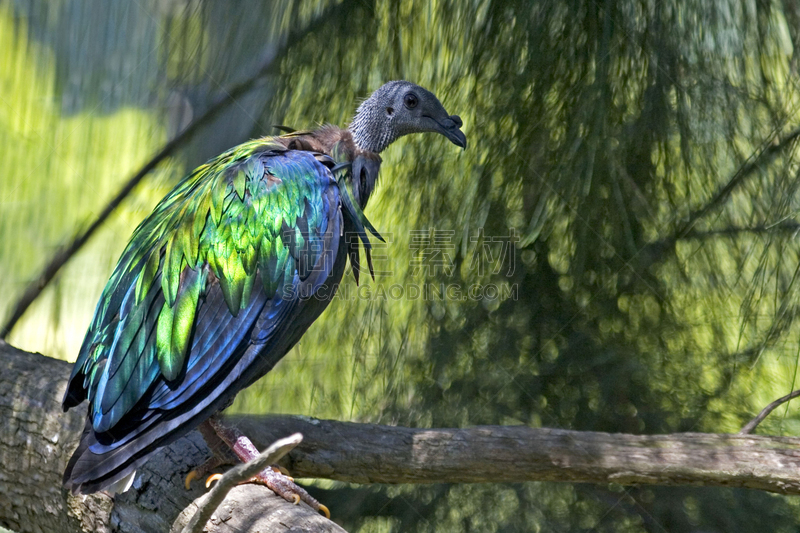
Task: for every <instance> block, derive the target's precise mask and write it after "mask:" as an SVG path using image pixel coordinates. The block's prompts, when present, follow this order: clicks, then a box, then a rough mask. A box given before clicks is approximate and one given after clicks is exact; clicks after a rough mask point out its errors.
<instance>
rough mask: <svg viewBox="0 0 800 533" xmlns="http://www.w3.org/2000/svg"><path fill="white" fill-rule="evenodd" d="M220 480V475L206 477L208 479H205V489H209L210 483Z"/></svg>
mask: <svg viewBox="0 0 800 533" xmlns="http://www.w3.org/2000/svg"><path fill="white" fill-rule="evenodd" d="M220 479H222V474H211V475H210V476H208V479H206V488H210V487H211V484H212V483H214V482H215V481H219V480H220Z"/></svg>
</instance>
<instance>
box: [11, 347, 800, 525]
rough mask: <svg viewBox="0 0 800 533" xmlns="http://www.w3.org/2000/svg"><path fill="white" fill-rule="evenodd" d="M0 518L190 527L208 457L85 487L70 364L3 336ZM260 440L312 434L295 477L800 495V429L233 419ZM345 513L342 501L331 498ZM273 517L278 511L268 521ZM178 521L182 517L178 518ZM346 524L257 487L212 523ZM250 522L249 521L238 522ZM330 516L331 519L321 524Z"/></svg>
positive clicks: (192, 455) (199, 452)
mask: <svg viewBox="0 0 800 533" xmlns="http://www.w3.org/2000/svg"><path fill="white" fill-rule="evenodd" d="M0 365H2V367H3V369H4V371H3V372H2V373H0V413H2V418H3V421H4V423H3V424H2V425H0V525H5V526H10V527H11V528H12V529H15V530H16V531H64V532H78V531H159V532H161V531H167V530H170V528H173V530H176V531H180V529H181V528H182V527H184V526H185V524H186V523H187V522H188V519H189V518H190V517H191V516H192V514H194V512H195V510H196V508H197V504H195V503H192V499H193V498H197V497H201V496H203V494H204V490H205V489H202V488H201V487H200V486H201V485H202V484H201V483H196V484H195V486H196V487H195V489H194V490H193V491H191V492H187V491H185V490H184V489H183V478H184V476H185V475H186V473H187V472H188V471H189V470H190V469H192V468H193V467H195V466H197V465H199V464H200V463H202V462H203V460H204V459H206V458H207V457H208V456H209V452H208V449H207V448H206V446H205V444H204V442H203V440H202V438H201V437H200V435H199V434H198V433H197V432H192V433H190V434H189V435H188V436H186V437H184V438H183V439H180V440H179V441H177V442H176V443H174V444H173V445H171V446H169V447H168V448H166V449H164V450H162V451H161V452H159V453H158V454H157V455H156V456H155V457H154V458H153V459H152V460H150V461H148V463H147V464H146V465H145V468H143V469H142V470H141V471H140V473H139V475H137V479H136V482H135V483H134V487H133V489H132V490H131V491H128V492H127V493H124V494H122V495H117V496H116V497H115V498H114V499H113V500H111V499H110V498H109V497H107V496H105V495H92V496H89V497H73V496H70V495H67V494H66V493H65V492H64V491H62V490H61V473H62V472H63V468H64V465H65V464H66V461H67V459H68V457H69V455H70V454H71V452H72V450H73V448H74V446H75V442H76V440H77V437H78V435H79V433H80V430H81V428H82V426H83V417H84V412H82V410H80V409H78V410H71V411H69V412H68V413H62V412H61V409H60V405H59V404H60V400H61V395H62V394H63V391H64V388H65V386H66V379H67V376H68V373H69V368H70V365H69V364H68V363H65V362H63V361H58V360H55V359H50V358H48V357H44V356H41V355H38V354H28V353H26V352H22V351H19V350H16V349H15V348H12V347H11V346H8V345H7V344H4V343H2V342H0ZM232 420H233V422H234V423H235V424H236V425H237V426H238V427H239V428H240V429H242V430H243V432H244V433H246V434H248V435H249V436H250V437H251V439H252V440H253V442H254V443H255V444H256V445H257V446H259V448H262V449H263V448H265V447H266V445H268V444H271V443H272V442H274V441H275V440H277V439H278V438H281V437H285V436H287V435H290V434H292V433H295V432H300V433H302V434H303V442H302V443H301V444H300V445H299V446H298V447H297V448H295V449H294V450H293V451H292V452H291V453H290V454H289V455H288V456H286V457H285V458H284V461H283V462H282V464H283V465H284V466H286V467H287V468H288V469H289V470H290V472H291V473H292V474H293V475H294V476H296V477H321V478H329V479H338V480H343V481H351V482H357V483H459V482H461V483H473V482H511V481H513V482H518V481H570V482H580V483H603V484H606V483H619V484H623V485H625V484H639V483H646V484H662V485H706V486H728V487H745V488H752V489H761V490H766V491H771V492H777V493H783V494H800V439H797V438H790V437H765V436H752V435H716V434H702V433H682V434H673V435H624V434H608V433H597V432H581V431H567V430H558V429H545V428H528V427H521V426H515V427H503V426H484V427H475V428H465V429H411V428H401V427H389V426H379V425H373V424H355V423H344V422H333V421H323V420H313V419H304V418H298V417H232ZM332 512H333V516H334V518H335V517H336V509H335V508H334V509H332ZM270 520H271V521H270ZM173 522H174V524H173ZM255 523H258V524H259V528H258V530H259V531H275V530H281V529H279V527H284V526H281V525H280V524H281V523H282V524H288V523H291V524H293V525H297V524H301V525H299V526H297V527H299V528H300V530H303V528H308V530H322V531H326V530H327V531H342V530H341V529H340V528H338V527H337V526H336V525H335V524H333V523H332V522H330V521H328V520H325V518H324V517H322V516H321V515H318V514H317V513H315V512H313V511H312V510H311V509H309V508H307V507H305V506H294V505H292V504H290V503H288V502H286V501H284V500H283V499H281V498H279V497H277V496H275V495H273V494H272V493H271V492H270V491H269V490H268V489H266V488H264V487H260V486H256V485H246V486H240V487H236V488H235V489H234V490H233V491H231V493H230V494H229V496H228V498H227V499H226V500H225V501H224V502H223V504H222V506H221V507H220V508H219V509H218V510H217V512H216V513H215V516H214V517H212V519H211V521H209V523H208V524H207V526H206V530H207V531H231V530H232V529H231V528H232V527H241V528H242V529H244V530H247V528H249V527H252V526H253V524H255ZM236 524H238V525H236ZM325 527H328V529H323V528H325Z"/></svg>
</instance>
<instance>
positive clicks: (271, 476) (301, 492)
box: [207, 416, 331, 518]
mask: <svg viewBox="0 0 800 533" xmlns="http://www.w3.org/2000/svg"><path fill="white" fill-rule="evenodd" d="M207 423H208V425H209V427H210V428H212V429H213V431H214V433H216V435H217V437H218V438H219V439H221V440H222V441H223V442H224V443H225V444H227V445H228V447H229V448H230V449H231V450H232V451H233V453H234V454H236V456H237V457H238V458H239V459H240V460H241V461H242V462H243V463H247V462H249V461H252V460H253V459H255V458H256V457H258V455H259V451H258V449H257V448H256V447H255V446H254V445H253V443H252V442H251V441H250V439H248V438H247V437H246V436H244V435H243V434H242V432H241V431H239V430H238V429H236V428H235V427H232V426H226V425H224V424H222V422H220V420H219V419H218V418H217V417H216V416H212V417H211V418H209V419H208V420H207ZM250 481H252V482H255V483H261V484H263V485H266V486H267V487H269V489H270V490H272V492H274V493H275V494H277V495H278V496H280V497H282V498H283V499H285V500H287V501H290V502H292V503H295V504H296V503H299V502H300V500H302V501H304V502H306V503H307V504H308V505H309V506H310V507H311V508H312V509H314V510H315V511H320V512H322V513H323V514H324V515H325V516H327V517H328V518H330V516H331V514H330V511H328V508H327V507H325V506H324V505H322V504H321V503H319V502H318V501H317V500H316V499H315V498H314V497H312V496H311V495H310V494H309V493H308V492H306V490H305V489H304V488H302V487H299V486H298V485H296V484H295V482H294V480H293V479H292V478H290V477H288V476H285V475H284V474H282V473H281V472H280V471H278V470H277V469H273V468H272V467H269V468H266V469H264V470H262V471H261V472H260V473H259V474H258V475H256V476H255V477H254V478H252V479H251V480H250Z"/></svg>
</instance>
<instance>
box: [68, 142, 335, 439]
mask: <svg viewBox="0 0 800 533" xmlns="http://www.w3.org/2000/svg"><path fill="white" fill-rule="evenodd" d="M332 166H333V162H332V161H331V160H330V159H329V158H327V156H324V155H322V154H314V153H311V152H304V151H287V150H286V149H285V148H284V147H283V145H281V144H279V143H276V142H270V141H269V140H266V141H265V140H261V141H253V142H251V143H247V144H245V145H242V146H239V147H237V148H236V149H233V150H231V151H229V152H226V153H224V154H222V155H220V156H219V157H217V158H215V159H213V160H211V161H209V162H208V163H207V164H205V165H203V166H201V167H199V168H198V169H197V170H196V171H195V172H194V173H192V174H191V175H190V176H188V177H187V178H186V179H185V180H184V181H183V182H182V183H181V184H180V185H179V186H178V187H176V188H175V189H174V190H173V191H172V193H170V194H169V195H168V196H167V197H166V198H164V200H163V201H162V202H161V203H160V204H159V205H158V206H157V207H156V209H155V210H154V212H153V213H152V214H151V215H150V216H149V217H148V218H147V219H146V220H145V221H144V222H142V224H141V225H140V226H139V227H138V228H137V229H136V231H135V232H134V235H133V237H132V239H131V241H130V243H129V244H128V247H127V248H126V249H125V251H124V253H123V255H122V257H121V259H120V261H119V263H118V264H117V267H116V269H115V270H114V273H113V275H112V276H111V279H110V280H109V282H108V285H107V286H106V288H105V290H104V291H103V295H102V297H101V299H100V302H99V303H98V306H97V309H96V311H95V316H94V319H93V320H92V323H91V326H90V328H89V331H88V332H87V334H86V338H85V340H84V342H83V345H82V347H81V351H80V353H79V356H78V360H77V361H76V363H75V366H74V368H73V371H72V375H71V377H70V381H69V386H68V388H67V392H66V394H65V397H64V402H63V405H64V408H65V409H68V408H69V407H72V406H74V405H77V404H78V403H80V402H81V401H83V400H84V399H86V398H88V399H89V402H90V411H89V421H90V423H91V426H92V429H93V432H94V433H95V434H107V435H113V437H110V438H108V439H104V440H106V441H107V442H105V443H104V446H110V447H112V448H113V447H114V446H115V445H120V444H123V443H124V442H125V441H127V440H130V439H131V438H133V437H135V436H136V434H137V433H138V432H137V431H130V430H129V429H124V428H123V426H125V427H128V428H130V427H131V426H134V427H135V426H136V424H132V421H131V420H125V421H124V422H125V423H124V424H119V423H120V421H121V420H122V419H123V417H125V415H126V414H129V413H133V414H136V413H137V412H138V413H139V414H140V415H141V416H143V419H142V420H141V422H146V421H147V420H149V419H152V412H153V410H161V411H166V410H170V409H176V408H177V407H179V406H181V405H183V406H184V410H185V409H189V408H191V405H192V403H196V401H197V398H196V396H197V395H198V394H199V393H201V392H202V389H203V388H209V387H211V388H213V387H214V386H215V383H214V380H222V379H224V376H223V374H224V370H225V369H226V368H227V369H230V367H231V366H232V365H233V364H235V361H233V359H236V358H237V357H241V355H242V353H243V352H244V349H245V347H246V346H247V345H248V344H249V343H251V342H252V339H251V338H250V336H251V335H253V334H254V333H253V330H254V327H255V326H256V321H257V320H258V321H259V324H258V327H259V330H260V332H259V333H258V335H259V340H260V342H265V339H266V338H267V337H269V336H270V335H273V334H276V335H277V334H278V333H276V332H278V331H280V330H281V325H283V322H284V320H285V317H287V316H288V313H289V311H290V310H291V309H292V307H293V306H294V305H295V304H296V302H297V300H298V298H300V294H299V292H300V291H299V290H298V289H299V284H303V283H305V284H306V285H307V287H306V291H307V292H308V290H311V291H314V290H315V289H316V288H317V287H318V286H319V285H320V284H321V283H322V282H324V280H325V279H326V278H327V276H328V274H329V273H330V269H331V268H332V265H333V263H334V260H335V254H336V251H337V250H338V239H339V236H340V231H341V224H342V214H341V210H340V196H339V190H338V188H337V186H336V182H335V180H334V178H333V176H332V173H331V171H330V167H332ZM259 278H260V279H259ZM257 284H261V286H263V290H262V287H261V286H258V285H257ZM309 284H310V286H309ZM254 287H255V289H254ZM312 293H313V292H312ZM265 310H266V311H267V315H268V316H267V318H265V317H264V316H263V315H264V312H265ZM259 317H261V318H259ZM280 355H282V354H280ZM273 364H274V363H273ZM193 398H194V400H192V399H193ZM184 404H186V405H184ZM145 413H149V414H145ZM156 418H159V417H156ZM144 425H145V426H147V425H149V424H147V423H145V424H144ZM115 426H117V428H118V429H119V431H117V430H116V428H115Z"/></svg>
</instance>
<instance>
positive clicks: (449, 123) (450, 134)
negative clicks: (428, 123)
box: [432, 115, 467, 150]
mask: <svg viewBox="0 0 800 533" xmlns="http://www.w3.org/2000/svg"><path fill="white" fill-rule="evenodd" d="M432 120H433V121H434V122H436V125H437V126H438V127H437V128H436V132H437V133H441V134H442V135H444V136H445V137H447V138H448V139H449V140H450V142H451V143H453V144H455V145H456V146H460V147H461V148H463V149H464V150H466V149H467V136H466V135H464V132H463V131H461V129H460V128H461V126H462V125H463V123H462V122H461V117H459V116H458V115H450V116H449V117H447V118H446V119H444V120H442V121H441V122H439V121H438V120H436V119H433V118H432Z"/></svg>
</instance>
